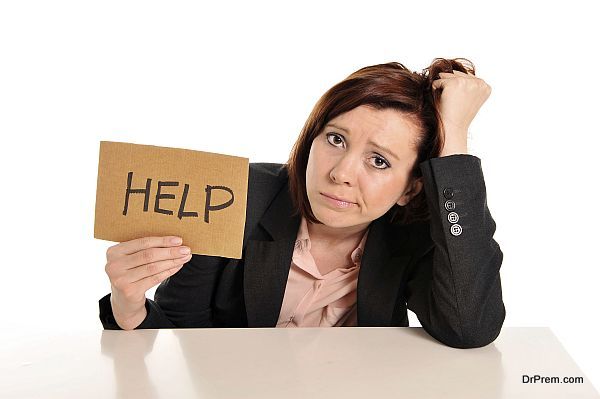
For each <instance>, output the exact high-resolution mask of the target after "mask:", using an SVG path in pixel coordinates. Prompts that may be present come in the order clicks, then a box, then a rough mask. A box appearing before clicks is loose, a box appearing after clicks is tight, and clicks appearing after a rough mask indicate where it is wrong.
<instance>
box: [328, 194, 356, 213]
mask: <svg viewBox="0 0 600 399" xmlns="http://www.w3.org/2000/svg"><path fill="white" fill-rule="evenodd" d="M320 194H321V195H322V196H323V197H322V198H323V201H325V203H326V204H327V205H328V206H329V207H332V208H334V209H340V210H341V209H351V208H354V206H355V205H356V206H358V204H356V203H354V202H350V201H346V200H344V199H341V197H338V196H335V195H330V194H323V193H320Z"/></svg>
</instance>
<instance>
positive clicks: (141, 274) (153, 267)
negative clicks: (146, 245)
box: [124, 254, 192, 283]
mask: <svg viewBox="0 0 600 399" xmlns="http://www.w3.org/2000/svg"><path fill="white" fill-rule="evenodd" d="M190 259H192V254H189V255H186V256H182V257H180V258H175V259H167V260H161V261H158V262H152V263H148V264H145V265H141V266H138V267H135V268H133V269H130V270H128V272H127V274H126V275H125V276H124V279H125V281H127V282H128V283H135V282H137V281H140V280H142V279H145V278H146V277H149V276H153V275H155V274H158V273H162V272H164V271H165V270H169V269H173V268H177V267H179V266H181V265H183V264H185V263H186V262H188V261H190Z"/></svg>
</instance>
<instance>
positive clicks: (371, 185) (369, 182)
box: [362, 178, 404, 210]
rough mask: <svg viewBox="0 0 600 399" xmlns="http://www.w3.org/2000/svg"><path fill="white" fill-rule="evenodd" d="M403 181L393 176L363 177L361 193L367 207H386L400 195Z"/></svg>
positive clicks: (392, 203)
mask: <svg viewBox="0 0 600 399" xmlns="http://www.w3.org/2000/svg"><path fill="white" fill-rule="evenodd" d="M403 184H404V181H403V180H399V179H394V178H382V179H374V178H369V179H364V180H363V184H362V193H363V199H364V201H365V204H366V205H367V207H368V208H371V209H373V210H375V209H378V210H380V209H387V208H389V207H391V206H392V205H394V204H395V203H396V201H398V200H399V199H400V197H401V196H402V191H403V190H402V188H403V187H404V186H403Z"/></svg>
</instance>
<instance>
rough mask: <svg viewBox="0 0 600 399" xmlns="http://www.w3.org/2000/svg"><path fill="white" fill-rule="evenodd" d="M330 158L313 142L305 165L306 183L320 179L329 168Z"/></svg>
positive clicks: (324, 150)
mask: <svg viewBox="0 0 600 399" xmlns="http://www.w3.org/2000/svg"><path fill="white" fill-rule="evenodd" d="M330 161H331V157H330V156H328V155H327V154H326V149H324V148H323V147H322V146H321V145H318V144H317V143H314V142H313V145H312V146H311V148H310V152H309V155H308V163H307V165H306V183H307V184H310V183H311V182H314V181H316V180H318V179H320V178H321V176H322V175H323V173H325V172H324V171H325V170H327V168H328V167H329V165H328V163H329V162H330Z"/></svg>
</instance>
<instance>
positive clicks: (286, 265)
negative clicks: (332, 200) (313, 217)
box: [244, 184, 301, 327]
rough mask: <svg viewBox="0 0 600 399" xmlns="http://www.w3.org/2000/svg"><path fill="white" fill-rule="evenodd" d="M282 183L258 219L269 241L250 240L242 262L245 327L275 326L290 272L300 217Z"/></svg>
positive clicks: (286, 186) (285, 186)
mask: <svg viewBox="0 0 600 399" xmlns="http://www.w3.org/2000/svg"><path fill="white" fill-rule="evenodd" d="M293 212H294V207H293V205H292V199H291V197H290V194H289V191H288V185H287V184H285V185H284V186H283V188H282V189H281V191H279V193H278V194H277V196H276V197H275V199H274V200H273V203H272V204H271V206H270V207H269V208H268V209H267V211H266V212H265V214H264V215H263V217H262V219H261V220H260V221H259V225H261V226H262V227H263V228H264V229H265V230H266V231H267V233H268V234H269V235H270V236H271V239H272V240H268V239H265V240H262V239H251V238H250V239H249V240H248V243H247V245H246V256H245V262H244V301H245V304H246V315H247V319H248V327H275V325H276V324H277V319H278V318H279V312H280V310H281V304H282V303H283V296H284V293H285V287H286V284H287V279H288V274H289V271H290V262H291V260H292V254H293V252H294V242H295V240H296V236H297V234H298V228H299V227H300V220H301V218H300V216H299V215H293Z"/></svg>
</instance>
